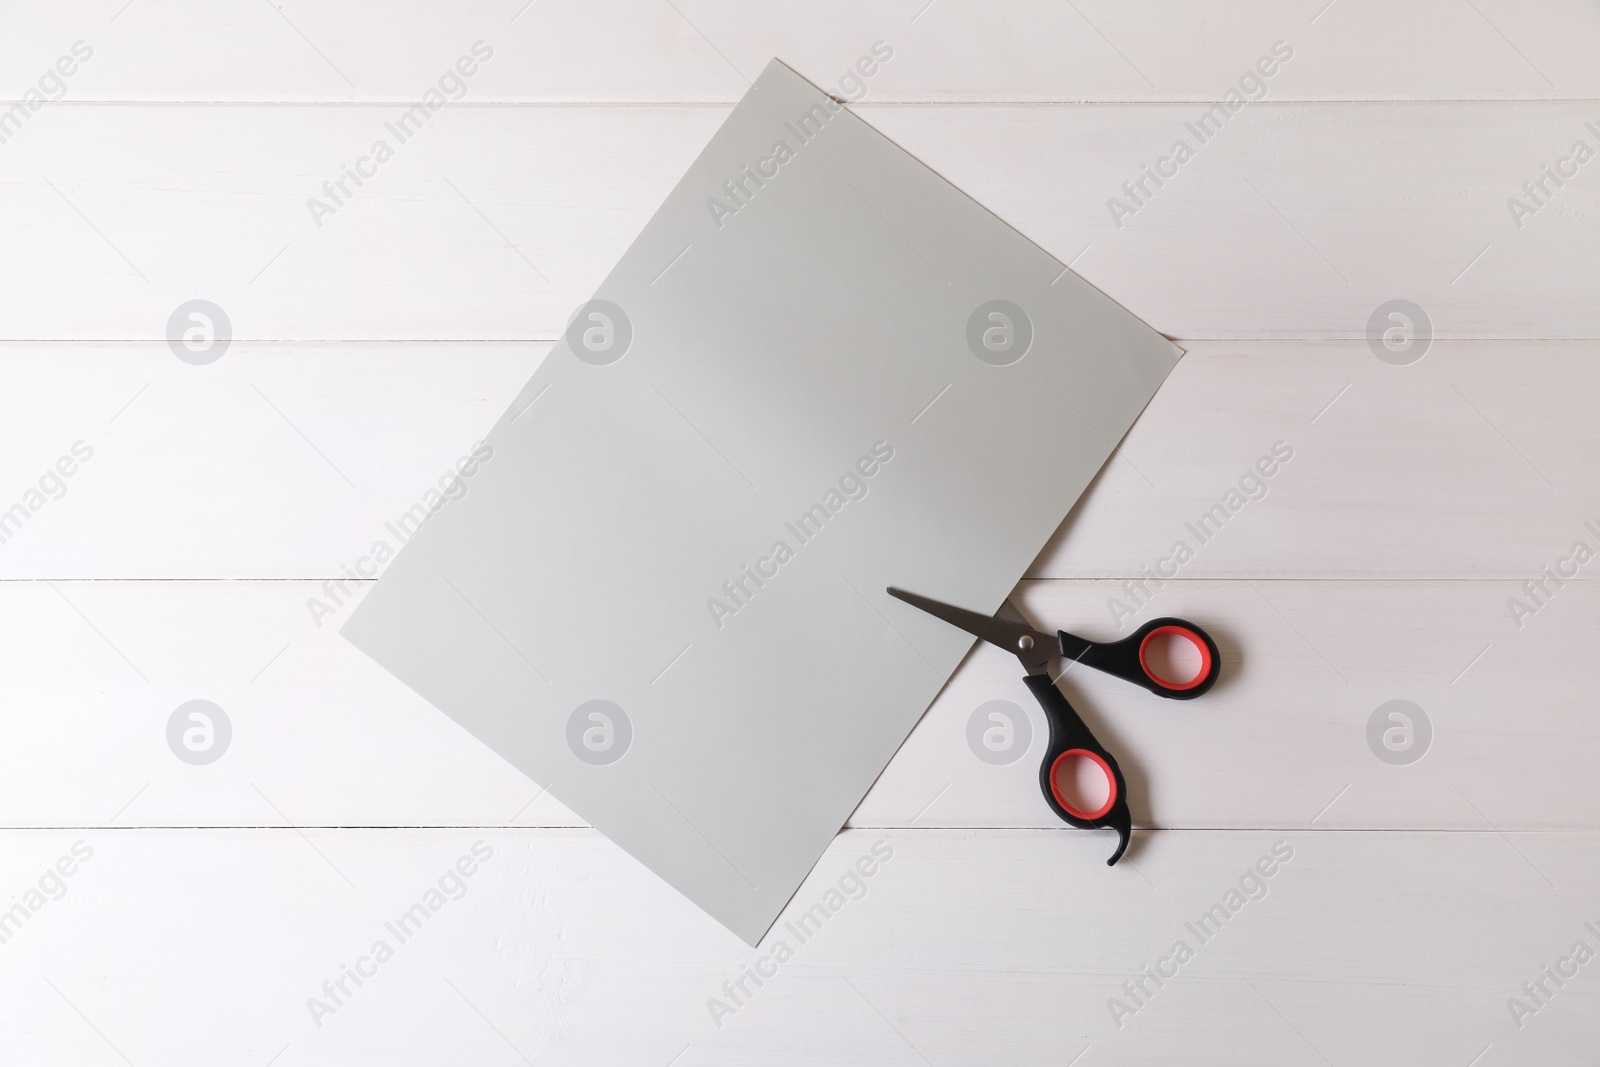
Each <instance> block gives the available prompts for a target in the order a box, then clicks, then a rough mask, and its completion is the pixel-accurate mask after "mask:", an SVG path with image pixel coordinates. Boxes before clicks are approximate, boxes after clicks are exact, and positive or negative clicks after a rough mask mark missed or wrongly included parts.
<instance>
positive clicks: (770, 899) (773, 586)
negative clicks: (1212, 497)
mask: <svg viewBox="0 0 1600 1067" xmlns="http://www.w3.org/2000/svg"><path fill="white" fill-rule="evenodd" d="M1178 356H1179V351H1178V349H1176V348H1175V347H1174V346H1173V345H1171V344H1170V343H1168V342H1167V341H1166V340H1164V339H1163V338H1162V337H1160V336H1159V335H1158V334H1156V333H1155V332H1154V331H1152V330H1150V329H1149V328H1148V327H1147V326H1145V325H1144V324H1143V323H1141V322H1139V321H1138V320H1137V319H1136V318H1134V317H1133V316H1132V315H1130V314H1129V313H1128V312H1127V311H1125V310H1123V309H1122V308H1121V307H1119V306H1117V304H1115V303H1114V302H1113V301H1112V300H1110V299H1109V298H1107V297H1106V296H1105V295H1103V294H1102V293H1100V292H1098V291H1097V290H1095V289H1094V288H1092V287H1091V286H1090V285H1088V284H1087V283H1085V282H1084V281H1083V280H1082V279H1080V278H1079V277H1078V276H1077V275H1075V274H1073V273H1071V272H1070V271H1068V270H1067V269H1066V268H1065V267H1064V266H1063V265H1062V264H1061V263H1060V262H1059V261H1057V260H1056V259H1055V258H1053V257H1052V256H1050V255H1049V254H1047V253H1045V252H1044V251H1042V250H1041V249H1039V248H1038V247H1036V246H1035V245H1033V244H1032V243H1030V242H1029V241H1028V240H1027V239H1025V238H1024V237H1022V236H1021V235H1019V234H1018V233H1016V232H1015V231H1014V230H1012V229H1011V228H1010V227H1008V226H1007V225H1006V224H1005V223H1003V222H1001V221H1000V220H999V219H997V218H995V217H994V216H993V215H991V214H990V213H989V212H987V211H986V210H984V209H983V208H982V207H980V206H979V205H978V204H976V203H975V202H973V201H972V200H971V199H969V198H968V197H967V196H965V195H964V194H962V193H961V192H960V191H958V190H957V189H955V188H954V187H952V186H951V185H949V184H948V183H947V182H945V181H944V180H943V179H941V178H939V177H938V176H937V175H936V174H934V173H933V172H932V171H930V170H928V169H927V168H926V167H924V166H923V165H922V164H921V163H919V162H917V161H916V160H915V159H913V158H912V157H911V156H909V155H907V154H906V153H905V152H904V151H902V150H901V149H899V148H897V147H896V146H895V145H894V144H892V143H890V142H889V141H888V140H887V139H886V138H884V137H883V136H882V135H880V134H878V133H877V132H875V131H874V130H873V129H871V128H870V127H869V126H868V125H867V124H866V123H865V122H863V121H862V120H861V119H859V118H857V117H856V116H855V115H853V114H851V113H849V112H848V111H846V110H844V109H842V108H841V107H840V106H839V105H838V104H837V103H835V102H834V101H832V100H831V99H830V98H829V97H827V96H825V95H824V94H823V93H821V92H820V91H818V90H817V89H816V88H815V87H813V86H812V85H810V84H809V83H808V82H806V81H805V80H803V79H802V78H800V77H799V76H798V75H796V74H795V73H794V72H793V71H791V70H789V69H788V68H787V67H785V66H783V65H782V64H780V63H778V62H777V61H773V63H771V64H770V65H769V66H768V67H767V69H766V70H765V71H764V72H763V73H762V75H761V77H760V79H759V80H758V81H757V82H756V83H755V85H754V86H753V87H752V88H751V89H750V92H749V93H748V94H747V95H746V96H745V98H744V99H743V100H742V101H741V102H740V103H739V105H738V106H737V107H736V108H735V109H734V111H733V113H732V114H731V115H730V116H729V117H728V120H727V122H725V123H724V124H723V126H722V128H721V129H720V130H719V131H718V132H717V134H716V136H715V137H713V138H712V140H711V143H710V144H709V145H707V146H706V149H705V151H704V152H702V153H701V155H700V157H699V158H698V159H697V160H696V161H695V163H694V165H693V166H692V167H690V169H689V172H688V173H687V174H686V175H685V176H684V178H683V180H682V181H681V182H680V183H679V184H678V186H677V188H676V189H674V190H673V192H672V194H671V195H670V196H669V197H668V198H667V201H666V202H665V203H664V204H663V205H662V206H661V209H660V210H659V211H658V212H656V214H655V217H654V218H652V219H651V220H650V222H649V224H648V225H647V226H646V227H645V229H644V231H643V232H642V233H641V234H640V235H639V238H638V239H637V240H636V241H635V242H634V243H633V246H632V247H631V248H629V249H628V251H627V253H626V254H625V255H624V256H623V257H622V261H621V262H620V263H618V264H617V267H616V269H615V270H613V271H612V272H611V274H610V276H609V277H607V278H606V280H605V282H604V283H603V284H602V285H601V286H600V288H599V290H598V292H597V293H596V294H595V299H594V300H593V301H590V302H589V303H588V304H586V305H584V307H583V308H582V309H580V310H579V312H578V313H577V314H576V315H575V316H574V319H573V322H572V325H571V326H570V327H569V329H568V330H567V333H566V336H565V338H564V339H563V340H562V341H561V342H560V343H558V344H557V345H556V346H555V347H554V349H553V350H552V351H551V352H550V354H549V356H548V357H547V358H546V359H545V360H544V362H543V363H542V364H541V366H540V367H539V370H538V372H537V373H536V374H535V375H534V376H533V379H532V380H531V381H530V382H529V383H528V384H527V386H526V387H525V388H524V389H523V390H522V392H521V394H520V395H519V396H518V397H517V399H516V401H515V402H514V403H513V404H512V406H511V408H510V409H509V410H508V411H507V412H506V414H505V415H504V416H502V418H501V419H500V421H499V423H498V424H496V426H495V427H494V429H493V431H492V432H491V433H490V434H489V436H488V438H487V441H488V445H489V447H490V448H492V449H493V454H494V459H493V462H491V463H488V464H485V465H484V466H483V467H482V468H481V469H479V470H478V471H477V472H476V473H475V474H474V476H473V477H472V479H471V481H470V483H468V484H470V487H471V488H470V492H469V493H468V495H467V496H466V497H465V498H463V499H461V500H460V501H459V502H456V503H452V504H451V506H450V507H448V508H445V509H443V510H442V511H440V512H439V513H438V514H437V515H436V516H435V517H433V518H432V519H431V520H430V521H429V522H427V523H426V525H425V526H424V527H423V528H422V529H421V531H420V532H419V533H418V534H417V535H416V536H415V537H414V538H413V539H412V540H411V541H410V542H409V543H408V544H407V545H406V547H405V548H404V550H403V551H402V552H401V553H400V554H399V556H398V557H397V558H396V559H395V560H394V562H393V563H392V564H391V565H390V567H389V569H388V571H387V572H386V573H385V574H384V576H383V578H382V579H381V580H380V581H379V582H378V583H377V584H376V586H375V587H374V588H373V589H372V591H371V592H370V593H369V594H368V596H367V597H366V599H365V600H364V601H363V602H362V603H361V605H360V606H359V608H358V609H357V610H356V611H355V612H354V614H353V615H352V616H351V618H350V620H349V621H348V623H347V624H346V625H345V626H344V628H343V631H342V632H343V633H344V635H345V636H346V637H347V638H348V639H349V640H350V641H352V642H353V643H354V644H355V645H356V646H357V647H359V648H360V649H362V650H363V651H364V652H365V653H366V654H367V655H369V656H371V657H372V658H373V659H374V660H376V661H377V662H378V663H379V664H381V665H382V666H383V667H385V668H386V669H387V670H389V671H390V672H392V673H393V674H394V675H395V676H396V677H398V678H399V679H400V680H401V681H403V682H404V683H405V684H406V685H408V686H410V687H411V688H412V689H414V690H415V691H416V692H417V693H419V694H421V695H422V696H423V697H425V698H426V699H427V700H429V701H431V702H432V703H433V704H434V706H436V707H437V708H439V709H440V710H441V711H443V712H444V713H445V714H446V715H449V716H450V717H451V718H452V719H454V720H455V721H456V722H458V723H460V724H461V725H462V726H463V727H465V728H466V729H467V730H469V731H471V732H472V733H473V734H474V735H475V736H477V737H478V738H479V739H480V740H482V741H483V742H484V744H486V745H488V746H489V747H490V748H492V749H493V750H494V751H495V752H497V753H499V754H500V755H501V756H502V757H504V758H505V759H506V760H508V761H509V762H510V763H511V764H512V765H513V766H515V767H517V768H518V769H519V770H521V771H522V772H523V773H524V774H526V775H527V776H528V777H530V778H532V779H533V780H534V781H535V782H538V783H540V784H544V785H547V786H548V787H549V789H550V791H551V792H552V793H553V794H554V795H555V796H556V797H557V798H559V799H560V800H561V801H562V802H563V803H565V804H567V805H568V806H569V807H571V808H572V809H573V810H574V811H575V812H577V813H578V814H579V815H581V816H582V817H583V818H585V819H587V820H589V821H590V822H591V823H593V824H594V826H595V827H596V828H598V829H599V830H600V831H602V832H603V833H605V834H606V836H607V837H609V838H610V839H611V840H612V841H614V842H616V843H617V844H618V845H620V846H621V847H622V848H624V849H626V850H627V851H628V852H629V853H631V854H632V855H633V856H634V857H636V858H637V859H638V860H640V861H641V862H642V863H644V864H645V865H647V866H648V867H649V868H650V869H651V870H653V871H655V872H656V873H657V874H659V875H660V876H661V877H662V878H663V879H665V880H666V881H667V882H669V883H670V884H671V885H673V886H675V887H676V888H677V889H678V890H680V891H681V892H682V893H684V894H685V895H686V896H688V897H689V899H691V900H692V901H694V902H695V903H696V904H698V905H699V906H700V907H701V908H703V909H705V910H706V911H707V912H709V913H710V914H711V915H712V916H713V917H715V918H716V919H717V920H719V921H720V922H722V923H723V924H724V925H726V926H727V927H729V928H730V929H731V930H733V931H734V932H735V933H736V934H738V935H739V936H740V937H742V938H744V939H745V940H746V941H748V942H749V943H751V944H756V943H758V942H759V941H760V939H761V938H762V936H763V935H764V934H765V932H766V931H767V930H768V928H769V927H770V926H771V925H772V923H773V922H774V920H775V919H776V918H777V916H778V915H779V913H780V912H781V911H782V909H783V907H784V905H785V904H786V903H787V902H788V900H789V899H790V897H791V896H792V895H793V894H794V892H795V890H796V889H797V888H798V887H799V885H800V883H801V881H802V880H803V879H804V878H805V876H806V874H807V872H808V871H809V870H810V869H811V867H812V866H813V864H815V862H816V861H817V859H818V858H819V857H820V856H821V854H822V852H823V850H824V849H825V848H826V847H827V845H828V843H829V841H830V840H831V839H832V838H833V836H834V834H835V833H837V832H838V830H839V828H840V827H841V826H842V825H843V824H844V822H845V820H846V819H847V818H848V817H849V815H850V813H851V812H852V811H853V810H854V808H855V807H856V805H857V803H858V802H859V801H860V800H861V798H862V797H863V796H864V795H865V793H866V792H867V789H868V788H869V787H870V786H871V785H872V783H873V781H874V779H876V778H877V776H878V774H879V773H880V772H881V771H882V770H883V768H884V766H885V765H886V764H887V763H888V762H889V759H890V757H892V756H893V755H894V753H895V750H896V749H897V748H898V747H899V746H900V744H901V743H902V742H903V741H904V740H905V738H906V735H907V734H908V733H909V732H910V730H911V728H912V726H913V725H915V723H916V721H917V719H918V717H919V716H920V715H921V714H922V712H923V710H924V709H925V708H927V706H928V704H929V703H930V702H931V701H932V700H933V698H934V696H935V695H936V694H937V693H938V692H939V689H940V688H941V687H942V686H943V684H944V682H945V680H946V679H947V678H948V677H949V675H950V673H951V672H952V671H953V670H954V669H955V667H956V665H957V663H959V662H960V660H961V658H962V656H963V655H964V654H965V653H966V651H967V649H968V648H969V647H970V645H971V643H972V639H971V638H970V637H969V636H968V635H966V634H964V633H962V632H961V631H959V630H957V629H955V628H954V627H950V626H946V625H945V624H943V623H941V622H939V621H938V620H936V619H934V618H932V617H931V616H928V615H924V614H923V613H921V612H918V611H916V610H915V609H913V608H911V607H909V606H908V605H906V604H903V603H900V602H899V601H896V600H894V599H892V598H890V597H889V596H887V595H886V594H885V593H884V588H885V587H886V586H889V585H896V586H901V587H904V588H906V589H910V590H913V591H915V592H919V593H923V594H925V595H928V596H932V597H936V598H938V599H940V600H945V601H949V602H951V603H955V604H960V605H963V606H965V607H969V608H972V609H975V610H981V611H992V610H995V609H996V608H998V606H999V605H1000V604H1001V602H1002V601H1003V600H1004V599H1005V597H1006V596H1007V594H1008V593H1009V592H1010V591H1011V589H1012V588H1013V587H1014V586H1015V585H1016V583H1017V581H1018V579H1020V578H1021V577H1022V575H1023V572H1024V571H1025V570H1026V568H1027V566H1028V565H1029V563H1030V562H1031V561H1032V560H1033V559H1034V557H1035V556H1036V555H1037V554H1038V552H1039V551H1040V549H1041V548H1042V547H1043V546H1044V544H1045V541H1046V540H1047V539H1048V538H1049V536H1050V534H1051V533H1052V532H1053V531H1054V530H1055V529H1056V527H1057V526H1058V525H1059V524H1060V523H1061V521H1062V519H1063V518H1064V517H1065V516H1066V514H1067V512H1068V510H1069V509H1070V508H1071V507H1072V505H1073V503H1074V502H1075V501H1076V500H1077V498H1078V496H1079V494H1080V493H1082V492H1083V490H1084V488H1085V487H1086V486H1087V485H1088V484H1089V482H1090V480H1091V479H1092V478H1093V477H1094V475H1095V473H1096V471H1098V470H1099V469H1100V466H1101V464H1103V463H1104V462H1105V460H1106V458H1107V457H1108V456H1109V454H1110V452H1111V449H1112V447H1113V443H1114V442H1115V441H1117V440H1118V439H1120V438H1121V437H1122V435H1123V434H1124V433H1125V432H1126V431H1127V429H1128V427H1129V426H1130V425H1131V424H1132V423H1133V421H1134V419H1135V418H1136V417H1137V416H1138V414H1139V412H1140V410H1141V409H1142V408H1143V407H1144V405H1145V404H1146V403H1147V402H1148V401H1149V399H1150V397H1151V396H1152V395H1153V394H1154V392H1155V390H1156V388H1157V387H1158V386H1159V385H1160V383H1161V381H1162V379H1163V378H1165V376H1166V375H1167V372H1168V371H1169V370H1171V369H1172V367H1173V365H1174V363H1175V362H1176V360H1177V358H1178Z"/></svg>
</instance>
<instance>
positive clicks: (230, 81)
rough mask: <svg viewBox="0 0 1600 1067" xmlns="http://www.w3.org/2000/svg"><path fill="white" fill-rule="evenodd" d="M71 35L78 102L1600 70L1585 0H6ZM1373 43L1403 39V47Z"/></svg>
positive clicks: (25, 58) (1333, 91) (1396, 79)
mask: <svg viewBox="0 0 1600 1067" xmlns="http://www.w3.org/2000/svg"><path fill="white" fill-rule="evenodd" d="M76 40H83V41H85V42H86V43H88V44H89V46H90V47H91V48H92V49H94V54H93V56H92V58H91V59H90V60H89V61H88V62H87V63H86V64H85V65H84V66H83V68H82V69H81V70H80V71H78V72H76V73H74V74H73V75H72V76H71V77H70V78H69V79H67V80H66V85H67V86H68V96H67V99H71V100H103V101H118V102H124V101H139V100H158V101H295V102H319V101H350V100H356V101H400V100H413V99H416V98H417V97H419V96H420V95H421V94H422V92H423V91H424V90H425V89H427V88H428V87H430V86H433V85H435V84H436V83H437V80H438V78H439V77H440V76H441V74H443V73H444V72H445V71H447V70H448V69H449V68H450V67H451V65H452V64H453V63H454V62H455V60H456V59H457V58H458V57H459V56H460V55H461V54H463V53H466V52H467V51H468V50H469V48H470V46H471V45H472V43H473V42H475V41H479V40H481V41H484V42H485V43H486V44H487V45H489V46H490V47H491V48H492V49H493V50H494V56H493V59H492V60H491V61H490V63H489V64H488V65H487V66H486V68H485V69H484V70H482V71H481V72H480V73H478V74H475V75H474V76H473V78H472V80H470V81H469V82H468V89H467V93H468V96H469V98H471V99H474V100H481V101H487V102H519V103H520V102H590V101H599V102H644V101H647V102H681V101H715V102H719V103H726V102H731V101H732V100H735V99H737V98H738V96H739V94H741V93H742V92H743V91H744V88H745V86H746V84H747V83H748V80H749V79H752V78H754V77H755V75H756V73H757V72H758V71H759V70H760V69H761V67H762V66H764V65H765V64H766V62H767V61H768V60H769V59H771V58H772V57H773V56H778V57H780V58H782V59H783V60H784V61H786V62H788V63H789V64H790V65H791V66H793V67H795V68H796V69H797V70H799V71H800V72H801V73H803V74H805V75H806V76H807V77H810V78H812V79H813V80H814V81H816V82H817V84H819V85H824V86H827V87H829V88H833V87H835V86H836V85H837V83H838V81H839V78H840V76H841V75H842V74H843V73H844V72H845V71H847V70H849V69H850V68H851V66H852V64H853V63H854V62H855V61H856V60H857V59H858V58H859V57H860V56H861V55H863V54H866V53H868V52H869V50H870V48H871V46H872V44H873V43H874V42H876V41H880V40H881V41H884V42H885V43H886V44H888V45H889V47H890V48H892V49H893V53H894V54H893V59H892V61H891V62H890V63H889V64H888V65H887V66H886V67H885V68H884V69H883V70H881V71H880V72H877V73H875V74H874V75H873V76H872V78H871V79H870V80H869V81H868V86H869V89H870V92H871V95H872V97H873V98H874V99H877V100H883V101H893V102H928V101H935V102H946V101H961V100H997V101H1019V102H1038V101H1085V100H1088V101H1118V102H1122V101H1148V100H1201V99H1218V98H1220V97H1221V95H1222V94H1223V93H1224V92H1225V91H1226V90H1227V89H1229V88H1230V87H1232V86H1233V85H1235V83H1236V82H1237V80H1238V79H1239V78H1240V77H1241V76H1242V75H1243V74H1245V73H1246V72H1247V71H1248V70H1250V69H1251V67H1252V65H1253V64H1254V63H1255V61H1256V60H1257V59H1258V58H1259V57H1260V56H1262V55H1264V54H1268V53H1269V52H1270V48H1271V46H1272V45H1273V43H1274V42H1276V41H1280V40H1281V41H1284V42H1286V43H1287V44H1288V45H1290V46H1291V47H1292V48H1293V49H1294V58H1293V59H1292V61H1291V62H1290V63H1289V64H1288V65H1287V66H1286V67H1285V68H1284V69H1283V70H1282V71H1281V72H1279V73H1276V74H1274V76H1273V78H1272V79H1271V80H1270V81H1269V82H1268V85H1269V91H1270V93H1271V94H1272V96H1273V97H1275V98H1278V99H1285V100H1296V99H1313V100H1320V99H1333V100H1356V99H1360V100H1366V99H1463V100H1480V99H1531V98H1552V97H1555V98H1575V99H1581V98H1585V97H1593V96H1595V95H1596V94H1597V88H1600V80H1597V77H1596V74H1595V72H1594V70H1593V64H1592V63H1590V62H1589V61H1588V60H1589V57H1590V56H1591V55H1592V54H1593V52H1594V50H1595V48H1596V47H1597V46H1600V23H1597V20H1596V18H1595V16H1594V13H1593V10H1592V9H1591V8H1589V7H1587V6H1585V5H1583V4H1581V3H1578V2H1577V0H1544V2H1541V3H1537V4H1532V5H1527V4H1523V5H1518V4H1513V3H1511V2H1510V0H1477V2H1476V3H1474V4H1458V3H1449V2H1446V0H1423V2H1414V3H1409V4H1404V5H1394V4H1384V3H1381V2H1380V0H1340V3H1339V4H1338V5H1337V7H1334V6H1333V5H1331V4H1327V3H1326V2H1325V0H1323V2H1314V3H1299V4H1295V5H1292V6H1285V5H1283V4H1277V3H1271V2H1270V0H1246V2H1239V3H1230V4H1194V3H1186V2H1182V0H1145V2H1142V3H1138V4H1124V3H1116V2H1114V0H1081V2H1078V3H1074V4H1068V5H1063V4H1049V3H1038V2H1029V0H1004V2H979V0H937V2H936V3H929V2H928V0H910V2H906V0H896V2H893V3H890V2H885V0H880V2H876V3H866V4H855V3H846V2H842V0H826V2H823V3H818V4H811V5H807V6H806V7H804V8H797V7H793V6H788V5H782V4H773V3H768V4H748V3H736V2H732V0H675V2H674V3H672V4H665V3H659V2H652V0H622V2H619V0H611V2H608V3H605V4H585V3H582V2H580V0H540V2H539V3H537V4H532V5H530V4H529V3H528V2H527V0H498V2H483V0H474V2H466V3H453V4H407V5H403V6H400V7H397V6H396V5H394V4H383V3H380V2H378V0H347V2H345V3H340V4H337V5H315V4H310V3H306V2H300V0H297V2H291V3H284V4H281V5H277V4H274V5H270V6H268V5H262V4H260V3H251V2H249V0H209V2H207V3H205V4H195V5H183V6H173V5H167V4H160V3H151V2H148V0H135V2H134V3H133V4H131V5H130V4H129V3H128V0H82V2H77V3H70V4H51V5H33V6H25V5H13V6H12V7H11V8H9V9H8V10H7V11H5V12H4V13H3V14H0V64H3V65H4V67H5V69H7V70H10V71H13V72H14V73H13V77H12V78H11V79H10V81H11V83H12V84H8V85H7V86H5V87H4V89H3V90H0V91H3V92H4V93H5V94H6V95H7V96H8V97H10V98H13V99H15V98H19V97H20V96H21V94H22V93H23V92H24V91H25V90H26V89H27V88H29V87H30V86H31V85H32V83H31V82H30V81H27V80H24V79H25V78H26V77H27V76H28V75H30V74H33V73H34V72H35V71H37V72H39V73H41V74H42V73H43V72H44V71H46V70H47V69H48V68H50V66H51V65H52V64H53V63H54V62H55V60H56V59H57V58H58V54H59V53H62V52H65V51H67V49H68V48H69V46H70V45H71V44H72V43H73V42H74V41H76ZM1374 41H1385V42H1404V43H1405V54H1404V59H1403V60H1402V59H1400V58H1399V57H1398V56H1397V55H1396V54H1395V53H1394V52H1393V51H1392V50H1390V49H1386V48H1374V47H1373V42H1374ZM52 87H53V86H47V90H48V89H49V88H52ZM49 95H53V93H51V94H49Z"/></svg>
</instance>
